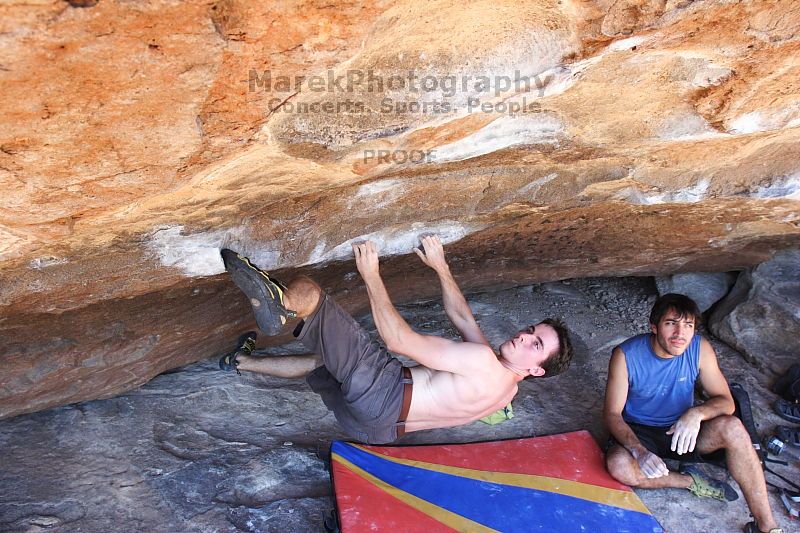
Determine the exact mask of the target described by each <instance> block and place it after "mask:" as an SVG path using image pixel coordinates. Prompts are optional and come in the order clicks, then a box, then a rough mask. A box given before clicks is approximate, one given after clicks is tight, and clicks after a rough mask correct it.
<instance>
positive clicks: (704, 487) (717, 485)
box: [680, 465, 739, 502]
mask: <svg viewBox="0 0 800 533" xmlns="http://www.w3.org/2000/svg"><path fill="white" fill-rule="evenodd" d="M680 473H681V474H685V475H687V476H691V477H692V484H691V485H690V486H689V492H691V493H692V494H694V495H695V496H699V497H701V498H714V499H715V500H719V501H721V502H732V501H734V500H737V499H739V495H738V494H737V493H736V491H735V490H734V488H733V487H731V486H730V485H729V484H728V483H726V482H724V481H720V480H718V479H714V478H711V477H708V476H706V475H705V474H703V473H702V472H701V471H700V469H699V468H698V467H697V466H696V465H686V466H683V467H682V468H681V469H680Z"/></svg>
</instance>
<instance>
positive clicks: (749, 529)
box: [744, 520, 783, 533]
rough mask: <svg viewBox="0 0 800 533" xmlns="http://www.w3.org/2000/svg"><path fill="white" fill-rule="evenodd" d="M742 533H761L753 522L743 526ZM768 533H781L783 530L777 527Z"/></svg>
mask: <svg viewBox="0 0 800 533" xmlns="http://www.w3.org/2000/svg"><path fill="white" fill-rule="evenodd" d="M744 533H761V530H760V529H758V525H757V524H756V522H755V520H754V521H752V522H748V523H747V524H745V526H744ZM769 533H783V529H781V528H779V527H774V528H772V529H770V530H769Z"/></svg>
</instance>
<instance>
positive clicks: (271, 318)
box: [221, 248, 297, 335]
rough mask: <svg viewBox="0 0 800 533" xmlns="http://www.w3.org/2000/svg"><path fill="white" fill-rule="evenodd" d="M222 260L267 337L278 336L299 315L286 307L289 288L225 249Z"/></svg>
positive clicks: (246, 259) (248, 261) (247, 260)
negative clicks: (285, 298)
mask: <svg viewBox="0 0 800 533" xmlns="http://www.w3.org/2000/svg"><path fill="white" fill-rule="evenodd" d="M221 254H222V261H223V263H225V270H227V271H228V272H229V273H230V275H231V277H232V278H233V282H234V283H235V284H236V286H237V287H239V288H240V289H241V290H242V292H243V293H245V295H246V296H247V298H249V299H250V305H251V306H252V307H253V314H255V316H256V324H258V327H259V328H260V329H261V331H263V332H264V333H266V334H267V335H277V334H278V333H280V331H281V329H283V326H284V325H285V324H286V319H287V318H294V317H295V316H297V315H296V313H295V312H294V311H289V310H288V309H286V308H285V307H284V306H283V295H284V292H285V291H286V287H285V286H284V285H283V284H282V283H281V282H280V281H278V280H276V279H274V278H271V277H269V275H268V274H267V273H266V272H264V271H263V270H261V269H260V268H258V267H257V266H255V265H254V264H252V263H251V262H250V260H249V259H248V258H246V257H245V256H243V255H239V254H237V253H236V252H233V251H231V250H228V249H227V248H224V249H223V250H222V252H221Z"/></svg>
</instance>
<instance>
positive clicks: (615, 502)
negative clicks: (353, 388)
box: [342, 443, 651, 515]
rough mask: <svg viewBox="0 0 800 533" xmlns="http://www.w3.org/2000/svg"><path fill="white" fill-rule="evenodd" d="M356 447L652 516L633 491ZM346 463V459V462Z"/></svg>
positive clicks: (413, 463)
mask: <svg viewBox="0 0 800 533" xmlns="http://www.w3.org/2000/svg"><path fill="white" fill-rule="evenodd" d="M350 445H351V446H353V447H354V448H358V449H359V450H361V451H363V452H366V453H368V454H370V455H374V456H376V457H380V458H381V459H385V460H387V461H391V462H393V463H397V464H401V465H406V466H412V467H414V468H419V469H422V470H429V471H431V472H440V473H443V474H450V475H454V476H460V477H465V478H469V479H475V480H478V481H486V482H489V483H496V484H499V485H509V486H511V487H521V488H525V489H534V490H542V491H546V492H552V493H555V494H562V495H564V496H572V497H574V498H580V499H582V500H587V501H590V502H595V503H600V504H603V505H610V506H612V507H618V508H620V509H627V510H629V511H636V512H639V513H644V514H646V515H650V514H651V513H650V510H649V509H648V508H647V507H645V505H644V504H643V503H642V501H641V500H640V499H639V497H638V496H636V494H635V493H633V492H632V491H623V490H617V489H611V488H607V487H600V486H598V485H592V484H589V483H582V482H580V481H572V480H569V479H561V478H555V477H546V476H536V475H531V474H515V473H509V472H488V471H486V470H474V469H471V468H460V467H457V466H446V465H440V464H436V463H427V462H423V461H415V460H412V459H401V458H398V457H390V456H387V455H383V454H380V453H376V452H373V451H371V450H368V449H366V448H364V447H363V446H360V445H358V444H352V443H351V444H350ZM342 461H344V459H342Z"/></svg>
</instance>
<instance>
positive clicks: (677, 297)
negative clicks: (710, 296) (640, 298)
mask: <svg viewBox="0 0 800 533" xmlns="http://www.w3.org/2000/svg"><path fill="white" fill-rule="evenodd" d="M669 310H673V311H675V312H676V313H678V318H684V317H692V318H694V322H695V325H699V324H700V320H701V319H702V318H703V315H702V314H701V313H700V309H699V308H698V307H697V304H696V303H694V300H692V299H691V298H689V297H688V296H686V295H685V294H677V293H674V292H671V293H669V294H665V295H664V296H662V297H661V298H659V299H658V300H656V303H654V304H653V310H652V311H650V323H651V324H653V325H654V326H657V325H658V323H659V322H660V321H661V319H662V318H664V315H666V314H667V312H668V311H669Z"/></svg>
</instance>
